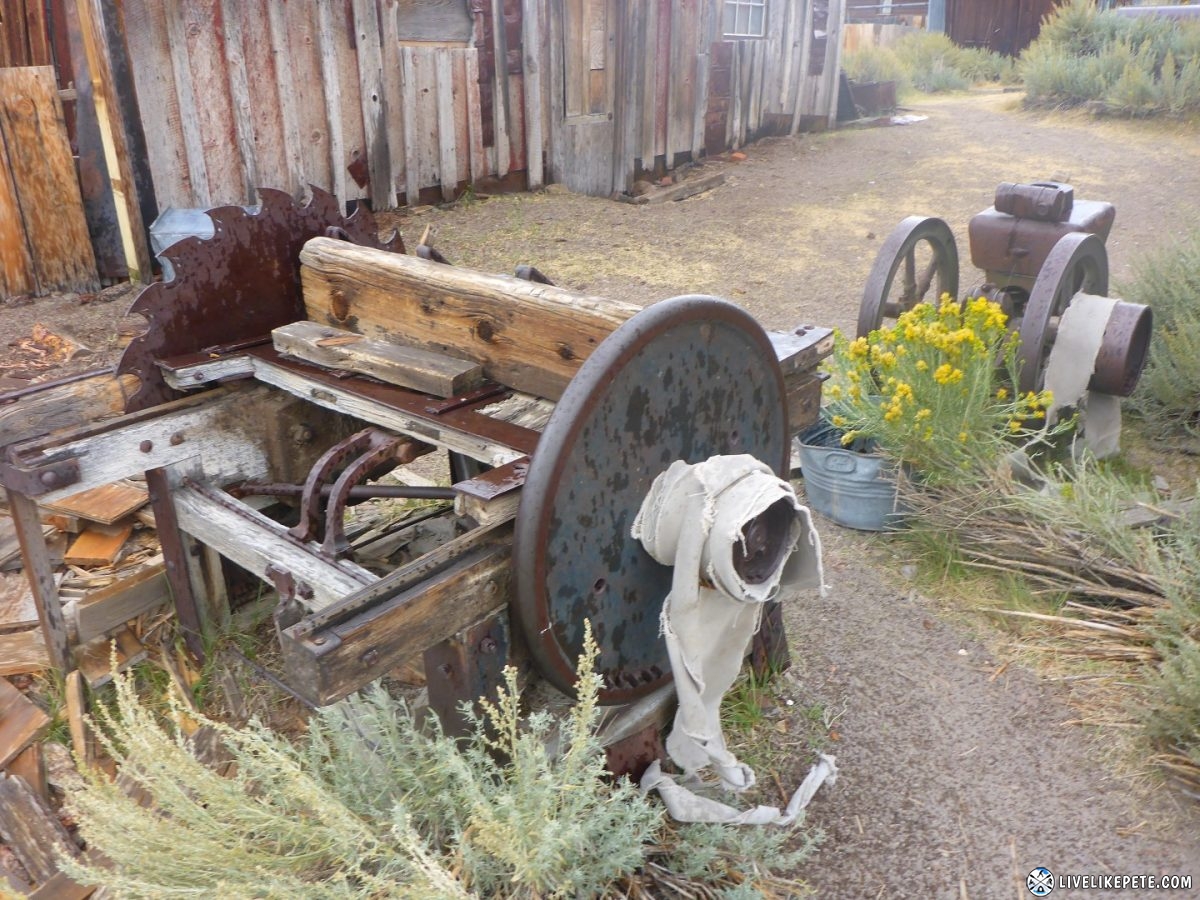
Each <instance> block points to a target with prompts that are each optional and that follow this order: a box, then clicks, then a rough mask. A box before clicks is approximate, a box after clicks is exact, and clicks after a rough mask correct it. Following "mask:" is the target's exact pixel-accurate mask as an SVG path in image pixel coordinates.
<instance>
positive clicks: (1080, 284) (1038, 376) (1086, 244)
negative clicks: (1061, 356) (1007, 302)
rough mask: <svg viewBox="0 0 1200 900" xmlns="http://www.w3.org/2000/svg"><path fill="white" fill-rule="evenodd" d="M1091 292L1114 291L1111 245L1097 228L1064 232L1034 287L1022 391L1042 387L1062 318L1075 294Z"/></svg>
mask: <svg viewBox="0 0 1200 900" xmlns="http://www.w3.org/2000/svg"><path fill="white" fill-rule="evenodd" d="M1081 291H1082V292H1083V293H1085V294H1097V295H1099V296H1107V294H1108V251H1107V250H1106V249H1105V247H1104V241H1102V240H1101V239H1100V238H1098V237H1097V236H1096V235H1094V234H1087V233H1085V232H1072V233H1070V234H1064V235H1063V236H1062V237H1061V238H1059V239H1058V242H1057V243H1056V244H1055V245H1054V247H1053V249H1051V251H1050V253H1049V254H1048V255H1047V256H1046V261H1045V262H1044V263H1042V268H1041V269H1040V270H1039V271H1038V276H1037V280H1036V281H1034V283H1033V289H1032V290H1031V291H1030V292H1029V301H1028V302H1027V303H1026V304H1025V313H1024V315H1023V316H1022V318H1021V324H1020V328H1019V334H1020V336H1021V346H1020V348H1019V349H1018V351H1017V359H1018V362H1019V365H1020V370H1019V372H1018V375H1017V380H1018V386H1019V387H1020V390H1021V392H1022V393H1025V392H1027V391H1040V390H1041V389H1042V383H1043V380H1044V378H1045V375H1046V363H1047V362H1048V361H1049V358H1050V348H1051V347H1052V346H1053V345H1054V337H1055V333H1056V332H1057V328H1058V321H1059V320H1060V319H1061V318H1062V315H1063V313H1065V312H1066V311H1067V307H1068V306H1069V305H1070V303H1071V300H1072V298H1073V297H1074V296H1075V295H1076V294H1078V293H1080V292H1081Z"/></svg>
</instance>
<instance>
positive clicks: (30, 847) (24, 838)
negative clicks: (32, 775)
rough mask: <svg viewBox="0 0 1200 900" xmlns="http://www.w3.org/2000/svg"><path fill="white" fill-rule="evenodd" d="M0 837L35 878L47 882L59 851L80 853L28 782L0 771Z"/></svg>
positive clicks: (53, 870)
mask: <svg viewBox="0 0 1200 900" xmlns="http://www.w3.org/2000/svg"><path fill="white" fill-rule="evenodd" d="M0 838H3V839H4V842H5V843H6V844H8V846H9V849H11V850H12V851H13V853H15V854H16V856H17V859H18V860H20V861H21V865H23V866H24V867H25V871H27V872H28V873H29V874H30V875H31V876H32V877H33V879H34V880H35V881H48V880H49V879H50V878H52V877H53V876H54V874H55V873H56V872H58V860H57V856H58V854H62V855H64V856H75V855H77V854H78V853H79V848H78V847H76V846H75V842H74V841H72V840H71V836H70V835H69V834H67V830H66V829H65V828H63V826H62V823H60V822H59V821H58V819H57V818H55V816H54V814H53V813H52V812H51V811H50V809H49V808H48V807H47V806H46V804H45V803H43V802H42V801H41V800H40V799H39V798H38V796H37V794H35V793H34V792H33V790H32V789H30V787H29V785H27V784H26V783H25V782H24V781H23V780H21V779H20V778H14V777H12V776H10V775H7V774H4V773H0Z"/></svg>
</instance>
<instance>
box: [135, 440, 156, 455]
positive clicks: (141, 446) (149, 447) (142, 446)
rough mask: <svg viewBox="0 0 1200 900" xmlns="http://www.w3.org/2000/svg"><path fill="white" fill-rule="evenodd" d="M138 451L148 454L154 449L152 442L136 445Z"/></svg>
mask: <svg viewBox="0 0 1200 900" xmlns="http://www.w3.org/2000/svg"><path fill="white" fill-rule="evenodd" d="M138 449H139V450H141V451H142V452H143V453H149V452H150V451H151V450H153V449H154V441H142V442H141V443H140V444H138Z"/></svg>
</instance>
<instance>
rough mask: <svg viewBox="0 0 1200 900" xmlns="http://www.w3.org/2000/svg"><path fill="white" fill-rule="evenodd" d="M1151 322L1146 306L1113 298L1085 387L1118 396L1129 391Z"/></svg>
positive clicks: (1134, 383) (1140, 363)
mask: <svg viewBox="0 0 1200 900" xmlns="http://www.w3.org/2000/svg"><path fill="white" fill-rule="evenodd" d="M1153 326H1154V316H1153V314H1152V313H1151V311H1150V307H1149V306H1144V305H1142V304H1140V303H1126V302H1125V301H1124V300H1119V301H1117V305H1116V306H1114V307H1113V310H1112V314H1111V315H1110V316H1109V318H1108V326H1107V327H1106V328H1105V329H1104V337H1103V338H1102V339H1101V342H1100V352H1099V353H1097V354H1096V363H1095V367H1094V370H1093V372H1092V379H1091V381H1090V382H1089V383H1088V387H1089V388H1091V389H1092V390H1093V391H1099V392H1101V393H1104V394H1114V395H1115V396H1118V397H1128V396H1129V395H1130V394H1132V393H1133V389H1134V388H1135V387H1137V383H1138V379H1139V378H1140V377H1141V375H1142V368H1143V367H1144V366H1145V365H1146V356H1147V354H1148V353H1149V352H1150V336H1151V332H1152V330H1153Z"/></svg>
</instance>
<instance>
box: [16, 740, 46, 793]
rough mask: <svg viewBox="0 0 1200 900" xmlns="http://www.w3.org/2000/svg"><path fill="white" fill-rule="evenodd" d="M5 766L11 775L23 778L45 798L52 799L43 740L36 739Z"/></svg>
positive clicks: (34, 790)
mask: <svg viewBox="0 0 1200 900" xmlns="http://www.w3.org/2000/svg"><path fill="white" fill-rule="evenodd" d="M5 768H6V769H7V770H8V774H9V775H16V776H17V777H18V778H23V779H24V780H25V783H26V784H27V785H29V787H30V788H31V789H32V790H33V792H34V793H35V794H37V795H38V796H39V797H41V798H42V799H43V800H49V799H50V783H49V781H48V780H47V779H46V757H45V754H43V753H42V742H41V740H36V741H34V742H33V743H32V744H30V745H29V746H28V747H26V748H25V749H24V750H22V751H21V752H20V753H18V754H17V755H16V757H14V758H13V760H12V762H10V763H9V764H8V765H7V766H5Z"/></svg>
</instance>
